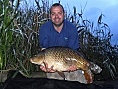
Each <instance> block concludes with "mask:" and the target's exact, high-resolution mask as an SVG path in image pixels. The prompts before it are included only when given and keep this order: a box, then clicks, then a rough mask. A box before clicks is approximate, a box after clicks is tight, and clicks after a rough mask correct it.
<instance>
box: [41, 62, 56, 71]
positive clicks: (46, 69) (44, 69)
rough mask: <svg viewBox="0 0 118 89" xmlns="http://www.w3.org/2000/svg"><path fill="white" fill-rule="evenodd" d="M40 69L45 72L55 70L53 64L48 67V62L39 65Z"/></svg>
mask: <svg viewBox="0 0 118 89" xmlns="http://www.w3.org/2000/svg"><path fill="white" fill-rule="evenodd" d="M40 69H41V70H42V71H45V72H55V70H54V69H53V66H51V68H48V64H47V63H45V62H44V66H42V65H41V66H40Z"/></svg>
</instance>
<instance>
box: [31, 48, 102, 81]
mask: <svg viewBox="0 0 118 89" xmlns="http://www.w3.org/2000/svg"><path fill="white" fill-rule="evenodd" d="M30 61H31V62H32V63H34V64H38V65H41V64H43V63H44V62H45V63H47V64H48V67H49V68H51V66H53V69H54V70H56V71H59V72H63V71H68V69H69V68H70V66H72V65H75V66H76V67H77V69H81V70H83V71H84V75H85V79H86V80H87V82H88V83H91V82H93V73H92V71H93V72H95V73H100V72H101V71H102V69H101V68H100V67H99V66H98V65H96V64H94V63H92V62H89V61H87V60H86V59H84V58H83V57H82V56H80V55H79V54H78V52H77V51H75V50H72V49H71V48H67V47H50V48H47V49H45V50H43V51H41V52H40V53H39V54H37V55H36V56H35V57H32V58H31V59H30Z"/></svg>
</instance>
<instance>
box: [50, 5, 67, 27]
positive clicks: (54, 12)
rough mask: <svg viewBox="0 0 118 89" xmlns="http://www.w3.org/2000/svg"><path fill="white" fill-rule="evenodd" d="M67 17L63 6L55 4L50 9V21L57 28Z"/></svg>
mask: <svg viewBox="0 0 118 89" xmlns="http://www.w3.org/2000/svg"><path fill="white" fill-rule="evenodd" d="M64 17H65V13H64V8H63V6H62V5H61V4H59V3H55V4H53V5H52V6H51V8H50V19H51V20H52V22H53V24H54V25H55V26H61V25H62V24H63V20H64Z"/></svg>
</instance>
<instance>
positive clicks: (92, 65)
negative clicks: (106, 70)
mask: <svg viewBox="0 0 118 89" xmlns="http://www.w3.org/2000/svg"><path fill="white" fill-rule="evenodd" d="M90 69H91V71H92V72H93V73H95V74H98V73H100V72H101V71H102V68H101V67H100V66H98V65H97V64H95V63H93V62H90Z"/></svg>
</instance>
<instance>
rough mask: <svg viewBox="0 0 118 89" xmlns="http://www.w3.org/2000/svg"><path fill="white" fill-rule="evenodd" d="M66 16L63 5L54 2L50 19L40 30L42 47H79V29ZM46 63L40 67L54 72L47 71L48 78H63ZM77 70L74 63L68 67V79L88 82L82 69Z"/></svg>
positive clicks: (74, 48)
mask: <svg viewBox="0 0 118 89" xmlns="http://www.w3.org/2000/svg"><path fill="white" fill-rule="evenodd" d="M64 18H65V13H64V8H63V6H62V5H61V4H59V3H55V4H53V5H52V6H51V8H50V20H49V21H48V22H46V23H45V24H43V25H42V26H41V28H40V30H39V42H40V47H41V48H42V49H43V48H48V47H52V46H64V47H70V48H72V49H73V50H77V49H78V48H79V37H78V32H77V29H76V27H75V26H74V25H73V24H72V23H71V22H69V21H67V20H65V19H64ZM45 65H46V66H40V68H41V69H42V70H43V71H45V72H52V73H47V78H55V79H62V78H61V77H60V76H59V75H58V74H57V73H53V72H55V70H53V66H52V67H51V68H48V65H47V63H45ZM75 70H76V67H75V66H74V65H73V66H71V67H70V69H68V71H70V72H65V76H66V80H70V81H79V82H82V83H86V81H85V79H84V77H83V74H82V71H75ZM71 71H72V72H71ZM78 72H79V73H78Z"/></svg>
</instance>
